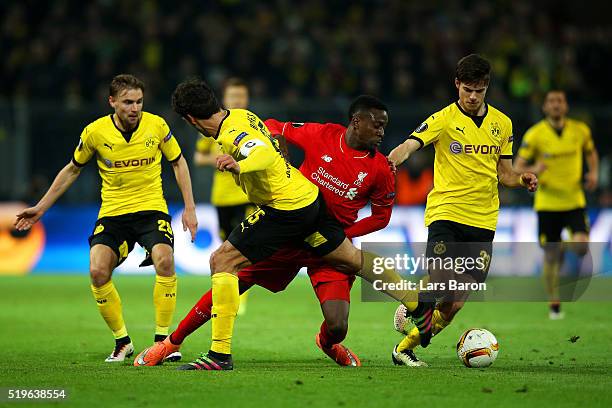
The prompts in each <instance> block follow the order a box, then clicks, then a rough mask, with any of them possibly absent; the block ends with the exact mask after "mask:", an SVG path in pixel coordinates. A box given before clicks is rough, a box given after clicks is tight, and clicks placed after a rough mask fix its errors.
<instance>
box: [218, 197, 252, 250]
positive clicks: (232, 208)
mask: <svg viewBox="0 0 612 408" xmlns="http://www.w3.org/2000/svg"><path fill="white" fill-rule="evenodd" d="M215 208H216V209H217V218H218V220H219V237H220V238H221V241H225V240H226V239H227V235H228V234H229V233H230V232H232V230H233V229H234V228H236V227H237V226H238V225H240V223H241V222H242V220H244V219H245V218H246V217H247V215H249V213H251V212H253V211H254V210H255V206H253V204H240V205H226V206H219V207H215Z"/></svg>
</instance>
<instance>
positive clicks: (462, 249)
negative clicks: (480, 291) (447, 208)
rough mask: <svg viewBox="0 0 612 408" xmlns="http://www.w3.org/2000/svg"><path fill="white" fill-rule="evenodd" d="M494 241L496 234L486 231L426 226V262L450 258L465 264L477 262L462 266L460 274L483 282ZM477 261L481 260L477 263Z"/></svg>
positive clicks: (446, 223)
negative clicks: (459, 259) (427, 231)
mask: <svg viewBox="0 0 612 408" xmlns="http://www.w3.org/2000/svg"><path fill="white" fill-rule="evenodd" d="M494 237H495V231H492V230H488V229H486V228H478V227H472V226H470V225H465V224H460V223H458V222H454V221H446V220H441V221H434V222H432V223H431V224H429V233H428V236H427V254H426V256H427V258H447V257H449V258H453V259H454V260H456V259H457V258H459V257H462V258H465V259H466V260H467V259H473V260H474V261H476V262H471V261H470V262H469V264H468V263H466V264H464V265H463V266H461V270H460V272H461V273H468V274H470V275H472V277H473V278H474V279H476V282H484V281H485V279H486V277H487V274H488V272H489V266H490V264H491V254H492V251H493V238H494ZM478 258H480V259H481V260H480V261H477V260H478ZM462 262H467V261H465V260H464V261H462ZM430 264H431V262H430ZM455 264H456V265H459V264H457V263H455ZM477 266H484V267H477ZM455 269H457V268H455ZM456 272H457V271H456Z"/></svg>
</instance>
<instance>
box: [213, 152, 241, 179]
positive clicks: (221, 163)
mask: <svg viewBox="0 0 612 408" xmlns="http://www.w3.org/2000/svg"><path fill="white" fill-rule="evenodd" d="M217 169H218V170H219V171H230V172H232V173H234V174H239V173H240V165H239V164H238V162H237V161H236V159H234V158H233V157H232V156H230V155H229V154H222V155H220V156H218V157H217Z"/></svg>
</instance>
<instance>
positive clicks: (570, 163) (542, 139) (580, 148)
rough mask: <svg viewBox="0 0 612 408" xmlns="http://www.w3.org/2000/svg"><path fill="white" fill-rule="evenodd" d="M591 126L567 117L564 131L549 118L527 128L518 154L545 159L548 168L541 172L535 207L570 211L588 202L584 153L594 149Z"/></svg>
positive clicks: (528, 159)
mask: <svg viewBox="0 0 612 408" xmlns="http://www.w3.org/2000/svg"><path fill="white" fill-rule="evenodd" d="M593 148H594V145H593V139H592V138H591V130H590V129H589V127H588V126H587V125H586V124H585V123H583V122H580V121H578V120H573V119H566V121H565V125H564V126H563V129H562V130H561V131H557V130H556V129H555V128H553V127H552V125H551V124H550V122H548V121H547V120H545V119H544V120H541V121H540V122H538V123H536V124H535V125H533V126H532V127H531V128H529V129H528V130H527V133H525V136H524V137H523V142H522V144H521V148H520V149H519V152H518V155H519V156H520V157H522V158H524V159H525V160H527V161H531V160H535V161H541V162H543V163H544V164H545V165H546V169H545V170H544V171H543V172H542V173H540V174H539V175H538V190H537V191H536V193H535V199H534V208H535V209H536V210H537V211H569V210H574V209H577V208H583V207H585V206H586V200H585V197H584V191H583V189H582V184H581V183H582V155H583V153H588V152H590V151H591V150H593Z"/></svg>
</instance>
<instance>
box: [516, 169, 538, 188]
mask: <svg viewBox="0 0 612 408" xmlns="http://www.w3.org/2000/svg"><path fill="white" fill-rule="evenodd" d="M520 180H521V181H520V183H521V185H522V186H523V187H525V188H526V189H527V190H529V191H530V192H532V193H533V192H534V191H536V190H537V189H538V178H537V177H536V175H535V174H533V173H522V174H521V179H520Z"/></svg>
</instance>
